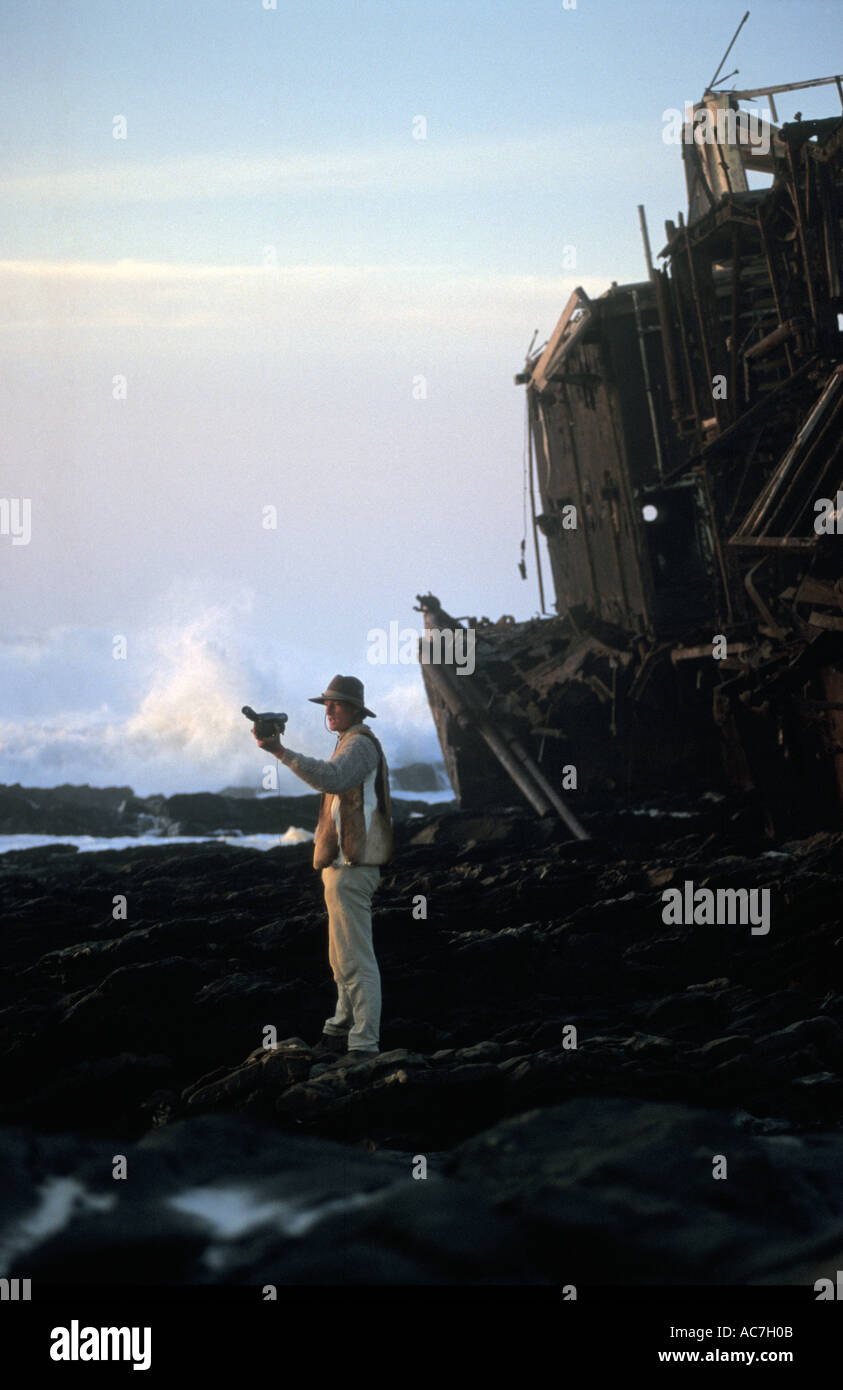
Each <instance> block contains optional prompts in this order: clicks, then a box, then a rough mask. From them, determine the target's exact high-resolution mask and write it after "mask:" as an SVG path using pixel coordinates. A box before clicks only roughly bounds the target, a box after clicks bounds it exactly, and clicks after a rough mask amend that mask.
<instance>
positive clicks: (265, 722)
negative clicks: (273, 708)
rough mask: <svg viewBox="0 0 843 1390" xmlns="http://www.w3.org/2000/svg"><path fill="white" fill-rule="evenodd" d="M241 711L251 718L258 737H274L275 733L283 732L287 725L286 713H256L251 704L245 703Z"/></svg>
mask: <svg viewBox="0 0 843 1390" xmlns="http://www.w3.org/2000/svg"><path fill="white" fill-rule="evenodd" d="M241 713H242V714H245V716H246V718H247V719H251V721H252V723H253V724H254V726H255V733H256V734H257V736H258V738H272V737H273V736H274V735H275V734H283V732H284V729H285V728H286V725H287V715H286V714H273V713H268V714H255V711H254V710H253V709H252V707H251V705H244V706H243V708H242V711H241Z"/></svg>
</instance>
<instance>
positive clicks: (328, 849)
mask: <svg viewBox="0 0 843 1390" xmlns="http://www.w3.org/2000/svg"><path fill="white" fill-rule="evenodd" d="M352 731H353V732H354V737H355V738H360V737H366V738H370V739H371V740H372V742H373V743H374V745H375V747H376V748H377V750H378V766H377V769H376V772H375V793H376V795H377V805H376V806H375V807H374V808H373V810H372V815H371V820H370V822H369V829H368V831H367V830H366V814H365V810H364V806H363V783H362V782H361V783H360V785H359V786H357V787H349V788H348V790H347V791H344V792H336V793H334V792H323V793H322V799H321V801H320V803H319V819H318V821H317V823H316V835H315V838H314V844H313V867H314V869H327V868H330V866H331V865H332V864H333V863H334V861H335V860H336V858H337V855H338V854H339V853H340V851H342V855H343V858H344V859H346V860H348V861H349V863H351V864H386V863H388V862H389V860H390V859H391V858H392V851H393V844H392V800H391V797H390V794H389V769H388V768H387V765H386V758H385V757H384V752H383V749H382V748H381V746H380V744H379V743H378V740H377V739H376V738H375V735H374V734H373V733H372V731H371V729H368V728H366V727H365V726H363V725H359V724H352V726H351V728H350V729H348V730H347V731H346V735H344V737H345V736H347V735H348V734H351V733H352ZM343 741H344V739H341V740H340V742H339V743H338V744H337V747H336V750H335V752H334V756H335V757H336V754H337V753H338V752H339V751H340V747H341V745H342V742H343ZM334 796H336V797H337V799H338V801H339V822H340V833H339V836H338V835H337V827H336V822H335V820H334V807H333V801H334Z"/></svg>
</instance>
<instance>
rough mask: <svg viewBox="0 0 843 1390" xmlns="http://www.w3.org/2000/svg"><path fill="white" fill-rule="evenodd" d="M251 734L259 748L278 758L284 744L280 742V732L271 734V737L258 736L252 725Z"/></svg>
mask: <svg viewBox="0 0 843 1390" xmlns="http://www.w3.org/2000/svg"><path fill="white" fill-rule="evenodd" d="M252 734H253V735H254V737H255V739H256V740H257V743H258V747H259V748H265V749H266V751H267V753H274V754H275V756H276V758H280V757H281V754H282V753H283V752H284V745H283V744H282V742H281V735H280V734H273V735H272V737H271V738H258V736H257V733H256V732H255V725H254V724H253V725H252Z"/></svg>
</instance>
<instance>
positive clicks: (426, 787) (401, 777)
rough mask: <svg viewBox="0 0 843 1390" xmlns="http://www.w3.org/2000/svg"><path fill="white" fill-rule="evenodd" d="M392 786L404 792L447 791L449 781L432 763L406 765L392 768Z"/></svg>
mask: <svg viewBox="0 0 843 1390" xmlns="http://www.w3.org/2000/svg"><path fill="white" fill-rule="evenodd" d="M390 781H391V783H392V786H393V787H395V788H397V789H398V790H399V791H403V792H438V791H445V790H446V789H447V786H448V782H447V779H446V777H445V775H444V769H443V771H442V772H440V771H439V769H438V768H436V767H434V766H433V764H432V763H406V764H405V766H404V767H393V768H390Z"/></svg>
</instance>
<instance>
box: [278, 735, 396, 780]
mask: <svg viewBox="0 0 843 1390" xmlns="http://www.w3.org/2000/svg"><path fill="white" fill-rule="evenodd" d="M360 727H361V726H360V725H359V724H352V726H351V728H350V729H346V730H345V731H344V732H343V733H342V734H340V737H339V740H338V742H337V747H336V749H335V751H334V755H333V757H332V758H330V759H328V760H325V759H323V758H308V757H305V755H304V753H294V752H293V751H292V749H290V748H285V749H284V751H283V753H282V754H281V762H282V763H283V764H284V766H285V767H288V768H289V769H290V771H291V772H294V773H295V774H296V776H297V777H300V778H301V780H302V781H303V782H307V784H308V786H309V787H315V788H316V790H317V791H320V792H345V791H348V789H349V788H350V787H359V786H360V784H361V782H365V781H366V778H367V777H370V776H371V775H372V773H374V772H376V771H377V766H378V750H377V747H376V746H375V744H374V743H373V742H372V740H371V739H370V738H355V737H354V736H353V731H354V730H355V729H358V728H360ZM340 743H342V748H341V749H340Z"/></svg>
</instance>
